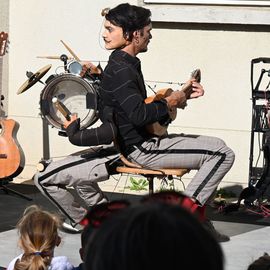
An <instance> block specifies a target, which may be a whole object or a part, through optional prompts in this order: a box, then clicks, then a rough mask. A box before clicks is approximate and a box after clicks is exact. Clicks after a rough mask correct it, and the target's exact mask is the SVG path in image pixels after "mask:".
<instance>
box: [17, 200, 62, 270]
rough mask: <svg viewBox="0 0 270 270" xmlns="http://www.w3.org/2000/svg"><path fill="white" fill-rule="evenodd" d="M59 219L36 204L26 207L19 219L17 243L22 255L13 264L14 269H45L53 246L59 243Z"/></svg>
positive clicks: (51, 255)
mask: <svg viewBox="0 0 270 270" xmlns="http://www.w3.org/2000/svg"><path fill="white" fill-rule="evenodd" d="M59 226H60V219H59V218H58V217H57V216H56V215H53V214H51V213H49V212H47V211H44V210H42V209H40V208H39V207H38V206H35V205H33V206H30V207H28V208H26V210H25V212H24V215H23V217H22V218H21V219H20V220H19V222H18V224H17V228H18V231H19V236H20V238H19V245H20V247H21V248H22V249H23V257H22V258H21V260H18V261H17V262H16V264H15V267H14V269H20V270H22V269H29V270H37V269H39V270H40V269H46V268H47V266H48V265H49V264H50V262H51V259H52V257H53V253H54V248H55V246H58V245H59V244H60V241H61V239H60V237H59V235H58V228H59Z"/></svg>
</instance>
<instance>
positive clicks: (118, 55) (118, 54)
mask: <svg viewBox="0 0 270 270" xmlns="http://www.w3.org/2000/svg"><path fill="white" fill-rule="evenodd" d="M110 59H114V60H116V61H117V60H122V61H123V60H124V61H126V62H127V63H129V64H131V65H133V66H134V67H135V68H137V69H138V68H140V66H141V61H140V59H139V58H137V57H134V56H131V55H130V54H128V53H127V52H124V51H122V50H119V49H117V50H115V51H113V52H112V54H111V56H110Z"/></svg>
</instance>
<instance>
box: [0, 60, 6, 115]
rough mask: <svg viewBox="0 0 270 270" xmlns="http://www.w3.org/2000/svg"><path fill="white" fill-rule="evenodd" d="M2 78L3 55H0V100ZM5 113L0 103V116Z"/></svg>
mask: <svg viewBox="0 0 270 270" xmlns="http://www.w3.org/2000/svg"><path fill="white" fill-rule="evenodd" d="M2 80H3V57H1V56H0V102H2V101H1V97H2ZM4 115H5V113H4V110H3V109H2V106H1V104H0V117H3V116H4Z"/></svg>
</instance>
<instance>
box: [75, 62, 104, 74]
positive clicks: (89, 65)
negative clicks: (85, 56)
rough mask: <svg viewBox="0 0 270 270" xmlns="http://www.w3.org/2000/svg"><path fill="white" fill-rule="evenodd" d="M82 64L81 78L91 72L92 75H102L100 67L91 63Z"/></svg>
mask: <svg viewBox="0 0 270 270" xmlns="http://www.w3.org/2000/svg"><path fill="white" fill-rule="evenodd" d="M80 64H81V65H82V71H81V73H80V76H81V77H83V76H84V75H85V74H86V73H87V72H89V73H90V74H101V72H102V71H101V70H100V69H99V68H98V67H96V66H95V65H94V64H93V63H91V62H90V61H83V62H80Z"/></svg>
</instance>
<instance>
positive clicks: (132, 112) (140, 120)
mask: <svg viewBox="0 0 270 270" xmlns="http://www.w3.org/2000/svg"><path fill="white" fill-rule="evenodd" d="M99 91H100V96H101V99H102V100H103V103H104V105H106V106H109V107H113V109H114V114H115V121H116V126H117V128H118V136H117V137H118V143H119V145H120V148H121V150H122V151H123V150H124V149H126V147H128V146H130V145H138V144H140V143H142V142H143V141H145V140H147V139H149V138H150V137H151V135H150V134H148V133H147V131H146V129H145V125H147V124H151V123H154V122H157V121H163V120H164V119H168V118H169V114H168V108H167V103H166V101H165V100H160V101H155V102H152V103H150V104H145V102H144V100H145V98H146V89H145V85H144V79H143V75H142V72H141V64H140V60H139V59H138V58H137V57H133V56H131V55H129V54H128V53H126V52H124V51H122V50H115V51H114V52H113V53H112V54H111V56H110V58H109V62H108V65H107V66H106V68H105V70H104V73H103V78H102V81H101V85H100V89H99Z"/></svg>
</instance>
